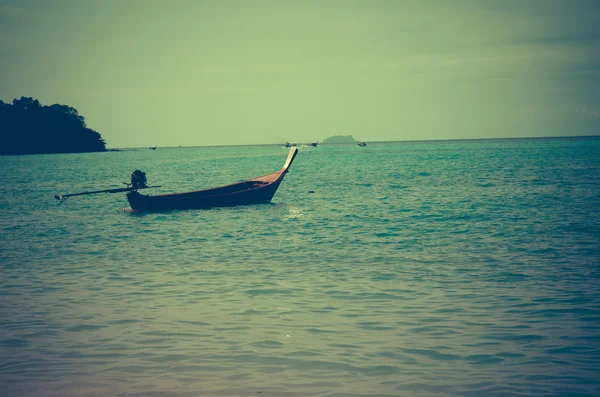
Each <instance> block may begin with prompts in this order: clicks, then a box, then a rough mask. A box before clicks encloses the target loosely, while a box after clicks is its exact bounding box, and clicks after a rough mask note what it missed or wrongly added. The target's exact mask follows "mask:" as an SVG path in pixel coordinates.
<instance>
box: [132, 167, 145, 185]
mask: <svg viewBox="0 0 600 397" xmlns="http://www.w3.org/2000/svg"><path fill="white" fill-rule="evenodd" d="M147 182H148V181H147V180H146V173H145V172H142V171H140V170H135V171H133V173H132V174H131V188H132V189H144V188H146V187H148V185H147V184H146V183H147Z"/></svg>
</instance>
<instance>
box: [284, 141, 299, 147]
mask: <svg viewBox="0 0 600 397" xmlns="http://www.w3.org/2000/svg"><path fill="white" fill-rule="evenodd" d="M283 147H287V148H290V147H296V144H295V143H289V142H286V143H285V145H283Z"/></svg>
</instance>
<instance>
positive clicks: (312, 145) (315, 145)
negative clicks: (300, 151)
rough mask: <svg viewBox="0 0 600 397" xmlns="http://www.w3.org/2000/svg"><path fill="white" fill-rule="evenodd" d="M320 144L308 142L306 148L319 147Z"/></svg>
mask: <svg viewBox="0 0 600 397" xmlns="http://www.w3.org/2000/svg"><path fill="white" fill-rule="evenodd" d="M318 144H319V142H308V143H307V144H306V146H309V147H317V145H318Z"/></svg>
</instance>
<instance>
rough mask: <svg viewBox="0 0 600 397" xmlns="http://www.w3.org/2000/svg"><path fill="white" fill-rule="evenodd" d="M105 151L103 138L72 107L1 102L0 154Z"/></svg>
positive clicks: (24, 101) (32, 101)
mask: <svg viewBox="0 0 600 397" xmlns="http://www.w3.org/2000/svg"><path fill="white" fill-rule="evenodd" d="M104 151H106V142H105V141H104V139H102V136H101V135H100V134H99V133H97V132H96V131H94V130H92V129H90V128H87V126H86V124H85V118H84V117H83V116H82V115H80V114H79V112H78V111H77V109H75V108H72V107H70V106H66V105H59V104H54V105H50V106H42V105H41V104H40V102H39V101H38V100H37V99H33V98H29V97H21V99H14V100H13V101H12V104H10V103H5V102H3V101H1V100H0V155H9V154H42V153H82V152H104Z"/></svg>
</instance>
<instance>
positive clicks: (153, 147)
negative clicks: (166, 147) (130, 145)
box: [148, 146, 156, 150]
mask: <svg viewBox="0 0 600 397" xmlns="http://www.w3.org/2000/svg"><path fill="white" fill-rule="evenodd" d="M148 149H150V150H156V146H151V147H149V148H148Z"/></svg>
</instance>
